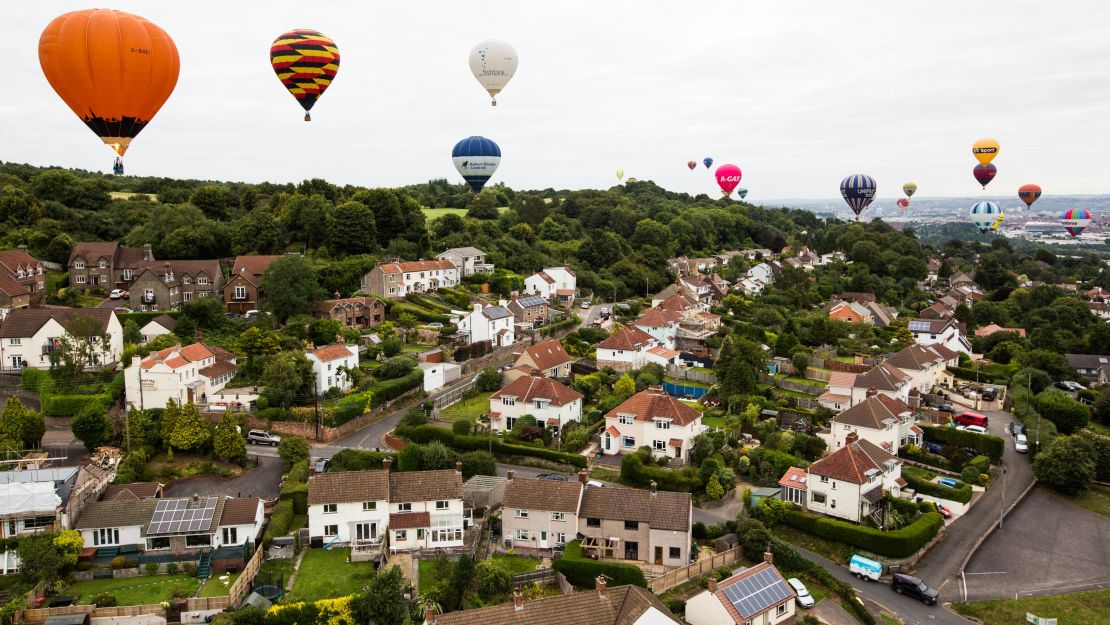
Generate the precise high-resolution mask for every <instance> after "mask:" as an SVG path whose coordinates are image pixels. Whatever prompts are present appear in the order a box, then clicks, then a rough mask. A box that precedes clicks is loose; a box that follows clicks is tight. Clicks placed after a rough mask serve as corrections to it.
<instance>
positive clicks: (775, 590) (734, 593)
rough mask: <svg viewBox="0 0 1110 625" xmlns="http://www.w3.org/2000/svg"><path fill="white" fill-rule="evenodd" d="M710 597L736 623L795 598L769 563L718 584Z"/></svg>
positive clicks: (776, 570)
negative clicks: (715, 598)
mask: <svg viewBox="0 0 1110 625" xmlns="http://www.w3.org/2000/svg"><path fill="white" fill-rule="evenodd" d="M713 595H714V596H715V597H717V599H718V600H719V601H720V602H721V605H723V606H724V608H725V610H726V611H727V612H728V613H729V616H731V617H732V618H733V619H734V620H735V621H736V622H737V623H744V622H747V621H751V620H753V619H754V618H755V616H756V615H759V614H763V613H764V612H766V611H768V610H770V609H771V608H774V607H775V606H777V605H779V604H780V603H782V602H784V601H787V600H793V599H794V597H797V596H798V595H797V593H796V592H794V589H793V588H792V587H791V586H790V584H787V583H786V580H785V579H783V577H782V574H781V573H779V571H778V569H776V568H775V566H774V565H773V564H771V563H770V562H760V563H759V564H757V565H755V566H753V567H750V568H747V569H744V570H743V571H740V572H739V573H737V574H735V575H733V576H732V577H727V578H725V579H723V580H721V581H719V582H717V590H716V591H715V592H714V593H713Z"/></svg>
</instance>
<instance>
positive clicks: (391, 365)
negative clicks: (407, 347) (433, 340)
mask: <svg viewBox="0 0 1110 625" xmlns="http://www.w3.org/2000/svg"><path fill="white" fill-rule="evenodd" d="M415 367H416V359H415V358H413V357H412V356H394V357H392V358H390V359H388V360H386V361H385V362H383V363H382V366H381V367H378V377H379V378H381V379H383V380H393V379H396V378H402V377H404V376H406V375H408V374H409V373H412V370H413V369H414V368H415ZM421 377H423V373H421Z"/></svg>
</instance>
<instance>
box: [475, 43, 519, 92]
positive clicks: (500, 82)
mask: <svg viewBox="0 0 1110 625" xmlns="http://www.w3.org/2000/svg"><path fill="white" fill-rule="evenodd" d="M516 64H517V56H516V50H515V49H514V48H513V47H512V46H511V45H509V44H508V43H506V42H504V41H501V40H500V39H487V40H485V41H483V42H481V43H479V44H478V45H476V46H474V48H473V49H472V50H471V51H470V71H471V72H474V77H475V78H477V79H478V82H479V83H481V85H482V88H483V89H485V90H486V93H488V94H489V97H490V104H491V105H493V106H497V94H499V93H501V90H502V89H504V88H505V85H507V84H509V81H510V80H512V79H513V74H515V73H516Z"/></svg>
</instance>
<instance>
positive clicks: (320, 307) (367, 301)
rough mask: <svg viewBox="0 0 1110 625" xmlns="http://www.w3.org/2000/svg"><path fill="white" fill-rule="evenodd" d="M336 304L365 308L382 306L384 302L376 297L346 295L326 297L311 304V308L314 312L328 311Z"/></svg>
mask: <svg viewBox="0 0 1110 625" xmlns="http://www.w3.org/2000/svg"><path fill="white" fill-rule="evenodd" d="M336 306H340V307H351V308H357V307H365V308H383V307H384V306H385V304H384V303H383V302H382V301H381V300H380V299H378V298H376V297H347V298H341V299H326V300H321V301H319V302H314V303H313V304H312V310H314V311H316V312H329V311H331V309H333V308H335V307H336Z"/></svg>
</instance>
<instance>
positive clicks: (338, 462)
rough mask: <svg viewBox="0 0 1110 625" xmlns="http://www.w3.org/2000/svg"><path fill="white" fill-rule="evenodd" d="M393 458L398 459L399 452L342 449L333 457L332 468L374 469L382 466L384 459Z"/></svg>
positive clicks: (340, 469) (349, 469) (333, 469)
mask: <svg viewBox="0 0 1110 625" xmlns="http://www.w3.org/2000/svg"><path fill="white" fill-rule="evenodd" d="M386 458H392V459H393V461H394V463H396V461H397V454H393V453H385V452H378V451H363V450H361V449H350V448H348V449H342V450H340V451H339V453H337V454H335V455H334V456H332V457H331V470H332V471H333V472H334V471H373V470H376V469H380V468H382V461H383V460H385V459H386Z"/></svg>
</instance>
